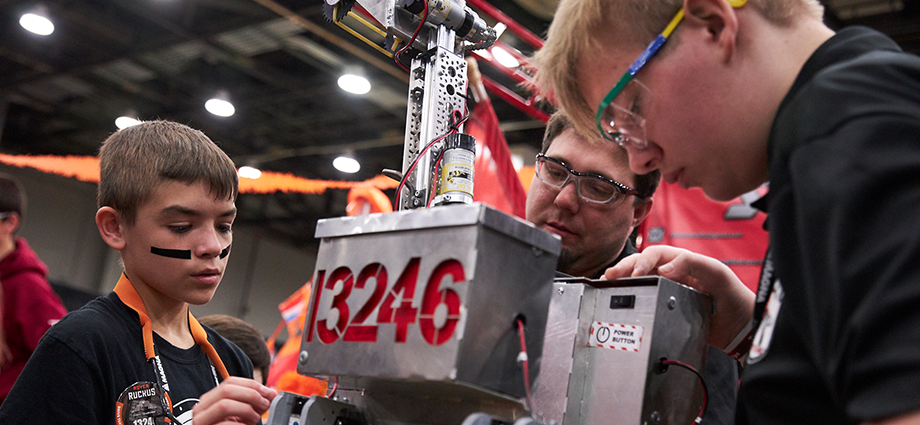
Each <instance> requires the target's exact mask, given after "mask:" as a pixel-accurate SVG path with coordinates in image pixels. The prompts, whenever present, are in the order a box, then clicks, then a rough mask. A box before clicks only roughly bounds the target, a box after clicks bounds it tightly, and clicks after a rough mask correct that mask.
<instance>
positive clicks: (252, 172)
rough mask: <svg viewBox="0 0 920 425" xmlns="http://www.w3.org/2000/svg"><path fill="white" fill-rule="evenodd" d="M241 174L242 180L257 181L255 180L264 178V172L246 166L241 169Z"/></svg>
mask: <svg viewBox="0 0 920 425" xmlns="http://www.w3.org/2000/svg"><path fill="white" fill-rule="evenodd" d="M239 173H240V177H242V178H244V179H253V180H255V179H257V178H259V177H262V172H261V171H259V169H258V168H253V167H250V166H248V165H244V166H242V167H240V170H239Z"/></svg>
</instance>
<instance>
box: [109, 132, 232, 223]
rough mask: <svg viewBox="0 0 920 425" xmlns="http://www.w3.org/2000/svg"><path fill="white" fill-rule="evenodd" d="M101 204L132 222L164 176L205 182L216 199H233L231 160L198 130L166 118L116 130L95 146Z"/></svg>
mask: <svg viewBox="0 0 920 425" xmlns="http://www.w3.org/2000/svg"><path fill="white" fill-rule="evenodd" d="M99 174H100V175H99V189H98V192H97V195H96V201H97V203H98V204H99V207H104V206H108V207H112V208H114V209H115V210H117V211H118V212H119V213H120V214H121V215H122V216H123V217H124V218H125V220H126V221H127V223H128V224H134V220H135V219H136V217H137V211H138V209H140V207H141V206H142V205H143V204H144V202H147V201H148V200H149V199H150V197H151V196H152V195H153V191H154V189H155V188H156V187H157V185H159V184H160V183H161V182H163V181H178V182H182V183H186V184H195V183H199V182H204V183H206V184H207V185H209V187H210V191H211V195H213V196H214V199H229V200H231V201H235V200H236V197H237V195H238V194H239V177H238V175H237V172H236V167H234V165H233V161H232V160H230V157H228V156H227V154H226V153H224V151H222V150H221V149H220V148H219V147H217V145H216V144H214V142H212V141H211V139H209V138H208V136H205V135H204V133H202V132H201V131H198V130H195V129H192V128H190V127H188V126H185V125H182V124H179V123H175V122H170V121H145V122H142V123H141V124H138V125H135V126H133V127H128V128H125V129H122V130H118V131H116V132H115V133H114V134H112V135H111V136H109V138H108V139H106V140H105V142H103V143H102V147H101V148H100V149H99Z"/></svg>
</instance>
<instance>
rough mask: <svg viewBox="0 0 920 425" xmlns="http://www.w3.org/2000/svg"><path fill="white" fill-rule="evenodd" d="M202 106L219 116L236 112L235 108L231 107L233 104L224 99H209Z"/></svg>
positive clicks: (226, 115)
mask: <svg viewBox="0 0 920 425" xmlns="http://www.w3.org/2000/svg"><path fill="white" fill-rule="evenodd" d="M204 108H205V109H207V110H208V112H210V113H212V114H214V115H217V116H219V117H229V116H231V115H233V114H234V113H236V108H234V107H233V104H232V103H230V102H228V101H226V100H224V99H218V98H214V99H210V100H208V101H207V102H205V104H204Z"/></svg>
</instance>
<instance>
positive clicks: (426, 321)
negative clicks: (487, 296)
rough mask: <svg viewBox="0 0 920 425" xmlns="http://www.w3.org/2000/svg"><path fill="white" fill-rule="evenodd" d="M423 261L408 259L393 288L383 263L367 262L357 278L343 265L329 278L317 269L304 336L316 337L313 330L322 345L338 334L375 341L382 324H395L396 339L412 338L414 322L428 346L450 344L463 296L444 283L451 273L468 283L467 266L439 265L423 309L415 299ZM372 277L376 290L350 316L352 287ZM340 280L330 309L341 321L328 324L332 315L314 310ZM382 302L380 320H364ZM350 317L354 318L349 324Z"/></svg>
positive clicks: (453, 262)
mask: <svg viewBox="0 0 920 425" xmlns="http://www.w3.org/2000/svg"><path fill="white" fill-rule="evenodd" d="M420 261H421V258H419V257H414V258H412V259H410V260H409V264H407V265H406V267H405V269H403V271H402V273H401V274H400V275H399V277H398V278H397V279H396V283H394V284H393V285H392V287H390V285H388V283H389V282H388V274H387V269H386V267H384V266H383V264H380V263H371V264H368V265H367V266H364V268H363V269H361V271H360V272H359V273H358V278H357V280H356V279H355V276H354V274H353V273H352V271H351V269H349V268H348V267H344V266H343V267H339V268H337V269H335V270H333V271H332V273H329V278H328V279H325V275H326V270H319V271H317V272H316V281H315V282H314V284H313V288H314V290H313V296H312V297H311V302H312V304H313V305H312V308H311V314H310V317H309V321H308V325H307V334H306V335H305V337H306V339H307V342H312V341H313V329H314V328H315V329H316V336H317V337H318V338H319V340H320V341H321V342H323V343H324V344H332V343H334V342H336V341H338V339H339V338H340V337H341V338H342V340H343V341H349V342H377V327H378V325H380V324H395V325H396V338H395V342H397V343H404V342H406V337H407V336H408V331H409V325H411V324H413V323H416V322H417V323H418V327H419V331H420V332H421V334H422V338H423V339H424V340H425V342H427V343H428V344H430V345H441V344H444V343H445V342H447V341H448V340H449V339H450V337H452V336H453V335H454V331H455V330H456V328H457V322H458V321H459V320H460V295H459V294H457V291H455V290H454V289H452V288H450V287H448V286H444V287H443V288H441V286H442V285H441V283H442V282H443V280H444V278H446V277H448V276H450V278H451V280H452V281H453V283H458V282H463V281H465V280H466V275H465V273H464V272H463V265H462V264H460V262H459V261H457V260H454V259H447V260H444V261H442V262H441V263H440V264H438V265H437V266H436V267H435V268H434V271H432V273H431V277H429V279H428V283H427V284H426V285H425V289H424V291H425V292H424V293H423V294H422V303H421V308H416V307H414V306H413V304H412V300H413V299H414V298H415V286H416V283H417V282H418V271H419V262H420ZM324 279H325V281H324ZM372 279H373V281H374V291H373V293H372V294H371V296H370V298H368V299H367V301H366V302H365V303H364V305H363V306H362V307H361V308H360V309H359V310H358V312H357V313H356V314H355V315H354V317H351V312H350V311H349V308H348V303H347V302H346V301H347V300H348V296H349V295H351V291H352V289H354V288H357V289H364V288H365V286H367V285H368V280H372ZM339 282H341V283H342V290H341V291H340V292H339V293H338V294H336V295H334V296H333V298H332V307H331V309H330V311H331V310H332V309H335V310H337V311H338V319H336V320H335V323H334V324H333V325H332V326H330V325H329V323H328V322H327V320H328V318H323V319H320V320H319V321H317V320H316V309H317V307H318V306H319V302H320V299H321V298H322V295H323V293H324V292H326V291H332V290H333V288H335V286H336V284H337V283H339ZM381 301H382V303H381ZM378 306H379V311H378V312H377V323H376V324H366V323H365V322H366V321H367V318H368V317H370V316H371V314H372V313H373V312H374V310H377V308H378ZM439 308H440V309H441V311H440V314H436V312H437V311H438V309H439ZM445 310H446V311H445ZM444 313H446V321H445V320H444V319H443V318H444V317H445V314H444ZM437 316H440V317H441V320H436V317H437ZM349 318H351V321H350V322H349ZM438 322H442V323H438Z"/></svg>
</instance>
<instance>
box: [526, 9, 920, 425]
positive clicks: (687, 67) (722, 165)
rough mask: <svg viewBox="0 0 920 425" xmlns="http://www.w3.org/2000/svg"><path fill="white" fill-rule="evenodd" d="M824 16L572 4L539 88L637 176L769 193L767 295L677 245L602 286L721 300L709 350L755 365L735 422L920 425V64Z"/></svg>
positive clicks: (561, 19) (543, 58) (559, 24)
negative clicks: (636, 282) (669, 288)
mask: <svg viewBox="0 0 920 425" xmlns="http://www.w3.org/2000/svg"><path fill="white" fill-rule="evenodd" d="M822 14H823V9H822V7H821V5H820V4H819V3H818V1H817V0H563V1H562V2H561V3H560V5H559V7H558V9H557V13H556V16H555V18H554V20H553V24H552V26H551V28H550V30H549V34H548V40H547V43H546V45H545V46H544V47H543V49H542V50H541V51H540V52H539V53H538V54H537V56H536V58H535V62H536V63H537V66H538V67H539V69H540V70H539V73H538V82H539V83H540V85H541V87H542V88H543V89H544V90H548V91H552V93H553V95H554V96H555V98H556V99H557V100H558V102H559V104H560V106H561V107H562V109H564V110H565V111H566V112H567V113H568V114H569V115H570V116H572V119H573V122H574V124H575V127H576V128H577V129H578V130H579V131H581V132H589V131H590V132H593V133H594V134H597V135H598V137H601V136H602V137H604V138H606V139H608V140H609V141H611V142H612V143H617V144H619V145H620V146H623V147H624V148H625V149H626V150H627V151H628V154H629V163H630V168H631V169H632V171H634V172H636V173H647V172H649V171H651V170H654V169H657V170H660V171H661V174H662V176H663V178H664V179H665V181H668V182H677V183H678V184H680V185H681V186H683V187H701V188H702V189H703V191H704V192H705V193H706V194H707V195H708V196H709V197H711V198H713V199H716V200H727V199H730V198H733V197H735V196H739V195H741V194H743V193H745V192H747V191H750V190H752V189H754V188H756V187H758V186H759V185H761V184H763V183H765V182H767V181H769V184H770V189H769V194H768V196H767V201H768V202H764V203H762V204H763V205H762V208H766V207H767V203H768V204H769V205H768V206H769V211H768V212H769V216H768V219H767V228H768V230H769V231H770V250H769V251H768V254H767V257H766V258H765V260H764V267H763V272H762V275H761V279H760V287H759V289H758V291H757V294H756V296H755V294H753V293H751V292H750V291H748V290H746V289H745V288H744V286H743V285H742V283H741V282H740V280H738V279H737V277H736V276H734V275H733V274H732V273H731V271H730V270H728V268H727V267H725V266H724V265H723V264H721V263H719V262H718V261H715V260H713V259H711V258H708V257H704V256H701V255H698V254H694V253H691V252H689V251H685V250H679V249H676V248H670V247H651V248H648V249H646V250H645V251H643V253H642V254H640V255H637V256H632V257H629V258H627V259H624V260H623V261H621V262H620V263H618V264H617V266H615V267H613V268H612V269H610V270H608V271H607V272H606V274H605V276H606V277H607V278H617V277H623V276H634V275H644V274H659V275H661V276H665V277H668V278H671V279H673V280H677V281H680V282H682V283H686V284H688V285H691V286H694V287H696V288H699V289H700V290H702V291H704V292H707V293H710V294H712V295H713V296H714V297H715V299H716V301H717V305H718V310H717V312H718V313H717V314H716V315H715V316H713V320H712V329H711V332H710V340H709V342H710V344H711V345H713V346H715V347H718V348H723V349H724V350H725V351H727V352H730V353H731V354H732V355H734V356H736V357H737V358H739V359H742V360H743V361H745V364H746V366H745V370H744V373H743V375H742V379H741V390H740V393H739V405H738V419H739V423H755V424H760V423H768V424H780V423H782V424H789V423H801V424H815V423H822V424H824V423H827V424H837V423H840V424H843V423H846V424H856V423H873V424H920V395H918V394H917V392H916V388H917V384H918V382H920V308H917V306H918V305H920V261H918V259H920V242H918V241H920V237H918V234H920V228H918V223H920V222H918V220H917V212H918V211H920V185H918V184H917V182H918V181H920V180H918V177H920V176H918V172H920V171H918V170H920V58H917V57H916V56H914V55H910V54H906V53H904V52H903V51H901V49H900V48H899V47H898V45H897V44H896V43H895V42H893V41H892V40H891V39H889V38H887V37H885V36H884V35H882V34H880V33H878V32H876V31H873V30H870V29H867V28H859V27H854V28H847V29H843V30H841V31H840V32H838V33H834V32H833V31H831V30H830V29H829V28H828V27H826V26H825V25H824V23H823V22H822ZM660 28H665V29H664V31H662V32H661V33H656V32H655V31H658V30H659V29H660ZM669 38H671V39H673V40H672V41H670V42H668V43H666V41H668V39H669ZM650 40H653V41H652V42H651V43H650V44H649V41H650Z"/></svg>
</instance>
